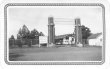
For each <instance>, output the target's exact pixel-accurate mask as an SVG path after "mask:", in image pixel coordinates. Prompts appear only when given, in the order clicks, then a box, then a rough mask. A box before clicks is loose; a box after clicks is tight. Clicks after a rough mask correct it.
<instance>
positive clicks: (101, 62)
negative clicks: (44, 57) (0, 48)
mask: <svg viewBox="0 0 110 69" xmlns="http://www.w3.org/2000/svg"><path fill="white" fill-rule="evenodd" d="M9 6H100V7H101V8H102V18H103V47H102V51H103V52H102V61H100V62H96V61H93V62H92V61H90V62H88V61H78V62H77V61H71V62H68V61H64V62H63V61H59V62H56V61H46V62H45V61H42V62H40V61H31V62H30V61H13V62H11V61H8V58H7V57H8V56H7V55H8V53H7V8H8V7H9ZM105 33H106V32H105V7H104V5H103V4H101V3H9V4H6V5H5V6H4V38H5V40H4V45H5V46H4V60H5V62H6V64H8V65H102V64H103V63H104V62H105Z"/></svg>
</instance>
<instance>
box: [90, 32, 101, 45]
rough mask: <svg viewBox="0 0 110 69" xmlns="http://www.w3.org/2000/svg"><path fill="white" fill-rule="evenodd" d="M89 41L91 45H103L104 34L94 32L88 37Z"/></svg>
mask: <svg viewBox="0 0 110 69" xmlns="http://www.w3.org/2000/svg"><path fill="white" fill-rule="evenodd" d="M88 43H89V45H90V46H103V35H102V33H96V34H92V35H91V36H89V37H88Z"/></svg>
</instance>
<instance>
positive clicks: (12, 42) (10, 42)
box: [9, 35, 15, 47]
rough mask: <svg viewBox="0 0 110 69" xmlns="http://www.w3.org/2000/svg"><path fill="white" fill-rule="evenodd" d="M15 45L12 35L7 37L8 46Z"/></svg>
mask: <svg viewBox="0 0 110 69" xmlns="http://www.w3.org/2000/svg"><path fill="white" fill-rule="evenodd" d="M14 45H15V38H14V36H13V35H11V37H10V38H9V47H13V46H14Z"/></svg>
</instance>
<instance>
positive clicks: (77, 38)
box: [75, 18, 83, 47]
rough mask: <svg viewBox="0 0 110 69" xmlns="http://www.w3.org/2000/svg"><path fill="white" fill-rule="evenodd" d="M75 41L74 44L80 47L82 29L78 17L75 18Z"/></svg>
mask: <svg viewBox="0 0 110 69" xmlns="http://www.w3.org/2000/svg"><path fill="white" fill-rule="evenodd" d="M75 43H76V46H79V47H82V46H83V45H82V30H81V23H80V18H76V19H75Z"/></svg>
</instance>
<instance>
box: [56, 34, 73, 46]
mask: <svg viewBox="0 0 110 69" xmlns="http://www.w3.org/2000/svg"><path fill="white" fill-rule="evenodd" d="M55 44H75V37H74V35H73V34H65V35H59V36H55Z"/></svg>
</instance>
